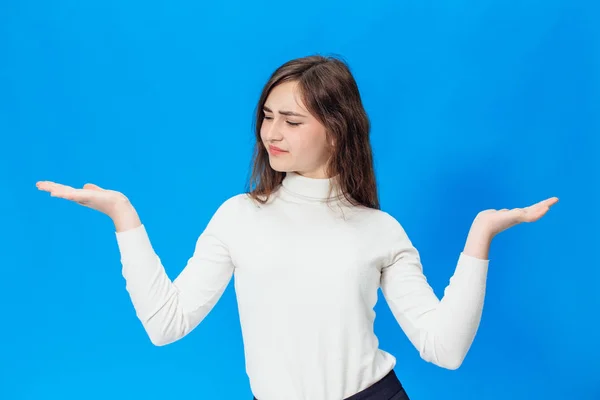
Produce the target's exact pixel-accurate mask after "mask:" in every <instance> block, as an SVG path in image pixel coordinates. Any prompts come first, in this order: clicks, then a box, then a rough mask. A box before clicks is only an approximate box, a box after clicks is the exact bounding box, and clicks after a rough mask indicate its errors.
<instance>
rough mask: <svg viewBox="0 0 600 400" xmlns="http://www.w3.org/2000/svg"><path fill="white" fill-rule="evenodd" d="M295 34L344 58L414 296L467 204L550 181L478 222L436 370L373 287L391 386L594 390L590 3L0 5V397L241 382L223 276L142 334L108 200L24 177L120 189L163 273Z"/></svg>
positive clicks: (234, 165) (523, 394)
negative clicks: (475, 254)
mask: <svg viewBox="0 0 600 400" xmlns="http://www.w3.org/2000/svg"><path fill="white" fill-rule="evenodd" d="M594 3H595V4H594ZM313 53H323V54H339V55H341V56H343V57H344V58H345V59H346V60H347V61H348V62H349V63H350V66H351V68H352V70H353V72H354V74H355V77H356V79H357V81H358V83H359V87H360V89H361V92H362V95H363V99H364V103H365V106H366V109H367V111H368V113H369V115H370V117H371V120H372V125H373V130H372V143H373V148H374V153H375V159H376V172H377V178H378V183H379V188H380V196H381V202H382V208H383V209H384V210H386V211H388V212H390V213H391V214H392V215H394V216H395V217H396V218H397V219H398V220H399V221H400V222H401V223H402V224H403V225H404V227H405V229H406V230H407V232H408V234H409V236H410V237H411V239H412V240H413V242H414V244H415V245H416V246H417V248H418V249H419V250H420V252H421V255H422V260H423V264H424V268H425V274H426V275H427V277H428V279H429V282H430V283H431V285H432V286H433V287H434V289H435V291H436V293H437V294H438V295H441V294H442V293H443V289H444V287H445V286H446V284H447V283H448V280H449V278H450V276H451V274H452V273H453V270H454V267H455V263H456V260H457V257H458V254H459V252H460V251H461V250H462V247H463V245H464V240H465V238H466V234H467V232H468V229H469V226H470V224H471V222H472V219H473V218H474V217H475V215H476V214H477V212H479V211H481V210H483V209H487V208H513V207H523V206H527V205H530V204H532V203H535V202H537V201H539V200H543V199H545V198H547V197H551V196H558V197H559V198H560V202H559V203H558V204H557V205H556V206H555V207H553V208H552V209H551V210H550V212H549V214H548V215H546V216H545V217H544V218H543V219H542V220H540V221H538V222H536V223H533V224H522V225H518V226H516V227H514V228H512V229H510V230H508V231H505V232H503V233H501V234H500V235H499V236H498V237H496V238H495V239H494V242H493V244H492V248H491V254H490V257H491V264H490V270H489V278H488V292H487V297H486V302H485V307H484V315H483V319H482V322H481V327H480V330H479V333H478V335H477V337H476V339H475V342H474V344H473V346H472V348H471V351H470V353H469V354H468V356H467V358H466V360H465V362H464V364H463V365H462V367H461V368H460V369H458V370H456V371H448V370H444V369H441V368H438V367H435V366H433V365H432V364H428V363H426V362H424V361H422V360H420V359H419V356H418V353H417V351H416V350H415V349H414V348H412V346H411V345H410V343H409V342H408V340H407V339H406V337H405V336H404V334H403V333H402V331H401V330H400V328H399V326H398V325H397V323H396V321H395V320H394V319H393V317H392V315H391V313H390V311H389V308H388V306H387V305H386V304H385V301H384V300H383V298H382V296H381V295H380V301H379V303H378V305H377V308H376V311H377V320H376V333H377V334H378V336H379V338H380V343H381V347H382V348H383V349H385V350H387V351H389V352H391V353H392V354H394V355H395V356H396V357H397V358H398V364H397V366H396V372H397V374H398V375H399V377H400V379H401V380H402V382H403V383H404V386H405V387H406V389H407V392H408V393H409V395H410V396H411V399H414V400H425V399H542V398H543V399H566V398H568V399H598V398H600V378H599V376H600V361H599V360H600V341H599V339H600V332H599V330H598V328H597V322H598V309H599V308H600V300H599V297H598V295H597V294H596V292H595V289H596V287H597V284H598V281H599V278H600V273H599V272H598V267H599V266H600V265H599V262H598V242H599V233H598V232H599V230H598V226H599V223H600V221H599V215H600V213H599V212H598V204H599V200H600V198H599V196H598V191H599V189H598V187H599V186H600V185H599V182H600V179H599V170H600V168H599V161H598V159H599V154H600V144H599V131H600V130H599V128H600V73H599V71H600V5H599V3H597V2H593V1H592V0H589V1H576V0H544V1H541V0H538V1H532V0H529V1H517V0H503V1H500V0H495V1H491V0H487V1H486V0H470V1H465V0H463V1H459V0H454V1H441V0H438V1H400V2H398V1H369V2H356V3H348V2H344V1H322V0H319V1H313V0H307V1H303V2H283V3H282V2H267V1H253V2H244V1H230V2H223V3H220V4H213V3H210V4H207V3H204V2H199V1H188V2H186V1H176V2H169V3H167V2H147V1H144V2H141V1H137V2H134V1H130V2H125V3H123V2H117V1H95V2H79V1H73V0H71V1H62V2H41V1H39V2H35V1H16V0H8V1H7V0H5V1H3V2H1V3H0V57H1V60H0V61H1V62H0V135H1V138H2V140H1V142H0V143H1V145H0V179H1V181H2V185H1V186H0V190H1V196H0V210H1V211H0V212H1V213H2V222H3V227H2V230H1V233H0V235H1V238H0V239H1V240H0V246H1V248H2V249H1V255H2V260H1V262H0V268H1V269H2V271H1V279H0V302H1V304H2V318H1V321H2V323H1V329H0V398H2V399H8V400H12V399H62V400H67V399H106V398H111V399H148V400H149V399H164V398H170V399H183V398H185V399H208V398H211V399H213V398H214V399H250V398H251V392H250V389H249V384H248V381H247V377H246V375H245V371H244V360H243V348H242V341H241V333H240V326H239V321H238V313H237V307H236V303H235V293H234V291H233V285H230V286H229V287H228V289H227V291H226V292H225V294H224V295H223V297H222V298H221V300H220V302H219V303H218V304H217V306H216V307H215V308H214V309H213V311H212V312H211V313H210V314H209V316H208V317H207V318H206V319H205V321H204V322H203V323H202V324H201V325H200V326H199V327H198V328H197V329H196V330H194V331H193V332H192V333H191V334H190V335H189V336H187V337H185V338H184V339H182V340H180V341H179V342H176V343H174V344H171V345H169V346H165V347H154V346H153V345H152V344H151V343H150V341H149V339H148V338H147V336H146V334H145V333H144V331H143V328H142V326H141V324H140V323H139V321H138V320H137V319H136V317H135V313H134V310H133V307H132V305H131V303H130V300H129V297H128V295H127V293H126V291H125V282H124V280H123V278H122V276H121V270H120V268H121V265H120V262H119V254H118V248H117V246H116V240H115V237H114V232H113V225H112V223H111V221H110V220H109V219H108V217H106V216H105V215H102V214H100V213H98V212H95V211H93V210H91V209H89V208H85V207H82V206H78V205H77V204H74V203H72V202H69V201H66V200H63V199H57V198H51V197H49V195H48V194H47V193H45V192H40V191H38V190H37V189H36V188H35V182H36V181H38V180H52V181H57V182H61V183H65V184H69V185H74V186H77V187H81V186H82V185H83V184H84V183H86V182H93V183H96V184H98V185H100V186H104V187H107V188H111V189H115V190H120V191H122V192H124V193H125V194H126V195H127V196H128V197H129V198H130V199H131V200H132V202H133V204H134V205H135V206H136V208H137V209H138V211H139V213H140V216H141V218H142V220H143V222H144V223H145V224H146V226H147V229H148V231H149V234H150V236H151V240H152V242H153V244H154V246H155V248H156V250H157V252H158V253H159V255H160V256H161V259H162V260H163V262H164V264H165V266H166V268H167V272H168V273H169V275H170V276H171V277H172V278H174V277H175V276H176V275H177V274H178V273H179V272H180V271H181V269H182V268H183V266H184V264H185V262H186V261H187V259H188V257H189V256H190V255H191V253H192V251H193V248H194V244H195V240H196V239H197V236H198V235H199V234H200V233H201V231H202V230H203V228H204V227H205V225H206V223H207V222H208V220H209V218H210V217H211V215H212V214H213V212H214V211H215V210H216V208H217V207H218V205H219V204H220V203H221V202H222V201H224V200H225V199H226V198H227V197H229V196H231V195H234V194H236V193H239V192H242V191H243V190H244V185H245V182H246V178H247V176H248V171H249V165H250V156H251V150H252V144H253V135H252V132H251V118H252V115H253V111H254V107H255V103H256V101H257V99H258V96H259V93H260V89H261V87H262V85H263V84H264V83H265V81H266V79H267V78H268V76H269V75H270V73H271V72H272V71H273V70H274V69H275V68H276V67H277V66H279V65H280V64H281V63H283V62H285V61H287V60H288V59H290V58H295V57H300V56H304V55H308V54H313ZM274 301H276V299H274Z"/></svg>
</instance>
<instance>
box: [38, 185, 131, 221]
mask: <svg viewBox="0 0 600 400" xmlns="http://www.w3.org/2000/svg"><path fill="white" fill-rule="evenodd" d="M36 187H37V188H38V189H39V190H42V191H45V192H49V193H50V196H52V197H60V198H63V199H67V200H71V201H74V202H76V203H78V204H81V205H83V206H86V207H89V208H92V209H94V210H97V211H100V212H102V213H104V214H106V215H109V216H110V215H111V213H112V212H113V211H114V209H115V207H116V206H117V205H118V204H119V203H120V202H126V201H128V200H127V197H126V196H125V195H124V194H123V193H121V192H117V191H115V190H109V189H103V188H101V187H100V186H98V185H94V184H93V183H86V184H85V185H83V188H81V189H77V188H74V187H72V186H67V185H63V184H60V183H56V182H50V181H39V182H37V183H36Z"/></svg>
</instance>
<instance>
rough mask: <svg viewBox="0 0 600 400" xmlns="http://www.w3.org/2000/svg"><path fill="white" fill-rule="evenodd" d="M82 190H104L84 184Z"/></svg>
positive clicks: (90, 184) (91, 184)
mask: <svg viewBox="0 0 600 400" xmlns="http://www.w3.org/2000/svg"><path fill="white" fill-rule="evenodd" d="M83 188H84V189H91V190H104V189H103V188H101V187H100V186H98V185H94V184H93V183H86V184H85V185H83Z"/></svg>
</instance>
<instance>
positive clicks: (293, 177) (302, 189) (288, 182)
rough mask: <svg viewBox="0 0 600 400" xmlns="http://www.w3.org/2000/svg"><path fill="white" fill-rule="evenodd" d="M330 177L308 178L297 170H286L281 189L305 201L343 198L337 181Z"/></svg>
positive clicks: (335, 178) (335, 177)
mask: <svg viewBox="0 0 600 400" xmlns="http://www.w3.org/2000/svg"><path fill="white" fill-rule="evenodd" d="M337 178H338V176H334V177H332V178H309V177H307V176H303V175H300V174H299V173H297V172H287V173H286V175H285V178H284V179H283V182H282V187H283V189H284V190H285V191H286V192H287V193H289V194H290V195H292V196H294V197H296V198H298V199H301V200H305V201H312V202H325V201H331V200H333V201H335V200H339V199H341V198H343V194H342V192H341V189H340V187H339V184H338V183H337Z"/></svg>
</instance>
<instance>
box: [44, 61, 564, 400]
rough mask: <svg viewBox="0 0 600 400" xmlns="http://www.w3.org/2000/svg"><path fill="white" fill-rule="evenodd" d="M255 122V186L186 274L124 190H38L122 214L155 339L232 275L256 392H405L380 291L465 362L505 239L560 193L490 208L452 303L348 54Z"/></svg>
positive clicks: (439, 349)
mask: <svg viewBox="0 0 600 400" xmlns="http://www.w3.org/2000/svg"><path fill="white" fill-rule="evenodd" d="M255 123H256V149H255V154H254V163H253V170H252V176H251V179H250V186H249V188H248V190H247V191H246V192H244V193H240V194H238V195H235V196H233V197H231V198H228V199H227V200H225V201H224V202H223V203H222V204H221V206H220V207H219V208H218V209H217V210H216V212H215V214H214V215H213V216H212V218H211V220H210V221H209V223H208V225H207V226H206V228H205V229H204V231H203V232H202V234H201V235H200V236H199V238H198V239H197V243H196V247H195V250H194V253H193V255H192V257H191V258H190V259H189V262H188V264H187V266H186V267H185V268H184V269H183V271H182V272H181V274H180V275H179V276H178V277H177V278H176V279H175V280H174V281H171V280H170V279H169V278H168V276H167V274H166V273H165V269H164V268H163V265H162V264H161V261H160V258H159V256H158V255H157V254H156V253H155V251H154V249H153V247H152V245H151V242H150V239H149V238H148V235H147V233H146V230H145V227H144V225H143V224H142V223H141V221H140V219H139V217H138V214H137V213H136V211H135V209H134V207H133V205H132V204H131V203H130V202H129V200H128V199H127V197H126V196H125V195H123V194H122V193H119V192H116V191H112V190H107V189H102V188H100V187H98V186H97V185H93V184H86V185H84V186H83V188H81V189H76V188H73V187H69V186H66V185H61V184H57V183H53V182H48V181H43V182H38V183H37V186H38V188H39V189H41V190H44V191H48V192H50V193H51V195H52V196H53V197H61V198H64V199H69V200H73V201H75V202H77V203H79V204H82V205H84V206H87V207H90V208H93V209H95V210H98V211H101V212H103V213H105V214H107V215H108V216H109V217H110V218H112V220H113V221H114V224H115V234H116V240H117V242H118V246H119V249H120V254H121V262H122V273H123V276H124V278H125V280H126V289H127V291H128V293H129V295H130V296H131V300H132V303H133V305H134V307H135V310H136V314H137V316H138V317H139V319H140V321H141V323H142V324H143V326H144V328H145V330H146V331H147V333H148V335H149V338H150V340H151V341H152V343H154V344H155V345H157V346H161V345H166V344H169V343H172V342H174V341H176V340H178V339H181V338H182V337H183V336H185V335H187V334H188V333H190V332H191V331H192V330H193V329H194V328H195V327H196V326H197V325H198V324H199V323H200V322H201V321H202V320H203V318H205V317H206V315H207V314H208V313H209V312H210V310H211V309H212V308H213V307H214V305H215V303H216V302H217V301H218V300H219V298H220V297H221V295H222V293H223V291H224V289H225V288H226V287H227V285H228V283H229V282H230V280H231V278H232V277H233V276H235V280H234V283H235V291H236V297H237V301H238V305H239V312H240V319H241V326H242V333H243V340H244V349H245V350H244V352H245V359H246V371H247V374H248V377H249V379H250V385H251V389H252V392H253V394H254V395H255V396H256V397H255V399H259V400H341V399H352V400H358V399H361V400H392V399H393V400H401V399H408V396H407V394H406V392H405V391H404V389H403V387H402V385H401V383H400V381H399V380H398V378H397V377H396V375H395V374H394V370H393V368H394V366H395V362H396V359H395V358H394V356H392V355H391V354H389V353H387V352H385V351H383V350H381V349H379V346H378V339H377V337H376V335H375V334H374V332H373V322H374V318H375V313H374V311H373V308H374V306H375V303H376V301H377V290H378V288H380V287H381V289H382V293H383V294H384V296H385V299H386V301H387V302H388V304H389V305H390V309H391V310H392V312H393V314H394V316H395V318H396V319H397V321H398V323H399V325H400V326H401V328H402V330H403V331H404V332H405V333H406V335H407V336H408V338H409V339H410V341H411V342H412V344H413V345H414V346H415V347H416V349H417V350H418V351H419V353H420V356H421V357H422V358H423V359H424V360H426V361H428V362H431V363H434V364H436V365H438V366H440V367H443V368H448V369H455V368H458V367H459V366H460V365H461V363H462V361H463V359H464V357H465V355H466V354H467V351H468V349H469V347H470V346H471V343H472V341H473V339H474V336H475V333H476V331H477V328H478V326H479V321H480V317H481V313H482V306H483V301H484V294H485V287H486V276H487V269H488V262H489V261H488V250H489V246H490V242H491V240H492V238H493V237H494V236H495V235H496V234H498V233H499V232H501V231H503V230H505V229H507V228H509V227H511V226H513V225H516V224H518V223H520V222H531V221H536V220H538V219H539V218H541V217H542V216H543V215H544V214H545V213H546V212H547V210H548V209H549V207H550V206H552V205H553V204H554V203H556V201H558V199H557V198H555V197H553V198H550V199H547V200H544V201H541V202H539V203H537V204H535V205H532V206H530V207H527V208H522V209H512V210H507V209H503V210H485V211H482V212H481V213H479V214H478V215H477V216H476V217H475V219H474V221H473V224H472V226H471V229H470V231H469V234H468V237H467V241H466V244H465V247H464V249H463V251H462V252H461V253H460V254H458V257H457V258H458V262H457V265H456V269H455V272H454V275H453V276H452V278H451V280H450V284H449V286H448V287H447V288H446V290H445V292H444V296H443V298H442V299H441V301H440V300H439V299H438V298H437V297H436V296H435V294H434V292H433V290H432V288H431V287H430V286H429V285H428V283H427V280H426V278H425V276H424V275H423V271H422V266H421V262H420V259H419V253H418V252H417V250H416V249H415V247H413V245H412V244H411V241H410V240H409V238H408V236H407V234H406V232H405V231H404V229H403V227H402V226H401V225H400V223H399V222H398V221H396V219H394V218H393V217H392V216H391V215H390V214H388V213H386V212H384V211H381V210H380V209H379V202H378V195H377V187H376V182H375V174H374V171H373V162H372V155H371V145H370V142H369V129H370V127H369V120H368V118H367V115H366V113H365V110H364V108H363V105H362V102H361V98H360V95H359V90H358V88H357V85H356V82H355V80H354V78H353V76H352V74H351V72H350V70H349V68H348V66H347V65H346V63H345V62H343V61H342V60H340V59H337V58H333V57H322V56H310V57H304V58H300V59H295V60H292V61H289V62H287V63H285V64H284V65H282V66H281V67H280V68H278V69H277V70H276V71H275V72H274V73H273V75H272V76H271V78H270V79H269V81H268V82H267V83H266V85H265V87H264V89H263V92H262V94H261V96H260V99H259V102H258V108H257V110H256V121H255Z"/></svg>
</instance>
